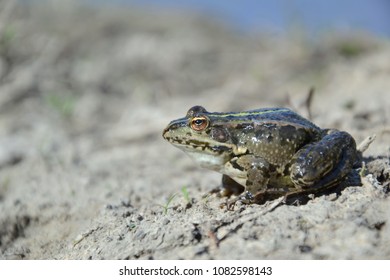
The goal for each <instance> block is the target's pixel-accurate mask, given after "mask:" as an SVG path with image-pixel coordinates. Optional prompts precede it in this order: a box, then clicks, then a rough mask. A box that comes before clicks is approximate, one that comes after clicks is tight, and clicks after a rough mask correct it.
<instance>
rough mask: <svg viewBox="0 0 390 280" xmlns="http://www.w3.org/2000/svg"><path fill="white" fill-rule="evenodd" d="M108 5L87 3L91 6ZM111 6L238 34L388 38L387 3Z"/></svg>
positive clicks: (268, 0)
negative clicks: (185, 16) (209, 23)
mask: <svg viewBox="0 0 390 280" xmlns="http://www.w3.org/2000/svg"><path fill="white" fill-rule="evenodd" d="M107 2H108V1H103V0H89V1H88V3H91V4H104V3H107ZM110 4H112V5H120V6H122V7H132V6H135V7H143V8H145V7H146V8H149V9H154V10H156V11H157V9H160V10H161V9H162V10H187V11H192V12H196V13H201V14H205V15H207V16H208V17H211V18H214V19H216V20H220V21H223V22H225V23H227V24H229V25H230V26H231V27H232V28H235V29H238V30H240V31H244V32H245V31H251V32H253V31H267V32H270V31H272V32H278V33H282V34H288V33H289V32H291V30H292V29H293V28H302V29H303V30H305V32H308V33H310V34H319V33H323V32H327V31H335V30H343V31H356V30H362V31H366V32H372V33H375V34H378V35H383V36H389V35H390V2H389V1H388V0H373V1H369V0H355V1H354V0H345V1H337V0H331V1H310V0H265V1H256V0H244V1H223V0H215V1H207V0H200V1H196V0H184V1H175V0H161V1H157V0H114V1H110Z"/></svg>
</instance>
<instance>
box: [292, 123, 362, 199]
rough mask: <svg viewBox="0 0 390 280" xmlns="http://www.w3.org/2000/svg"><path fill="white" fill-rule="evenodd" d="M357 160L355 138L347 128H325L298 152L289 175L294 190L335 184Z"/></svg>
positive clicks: (318, 188) (326, 187) (346, 174)
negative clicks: (340, 129)
mask: <svg viewBox="0 0 390 280" xmlns="http://www.w3.org/2000/svg"><path fill="white" fill-rule="evenodd" d="M357 160H358V157H357V152H356V143H355V140H354V139H353V138H352V136H351V135H349V134H348V133H347V132H344V131H338V130H328V131H326V134H325V136H324V137H323V138H322V139H321V140H320V141H318V142H315V143H311V144H308V145H306V146H304V147H303V148H302V149H301V150H299V151H298V152H297V154H296V155H295V156H294V159H293V164H292V166H291V173H290V177H291V180H292V182H293V183H294V185H295V187H296V188H297V193H299V192H300V191H299V190H301V191H303V192H305V193H306V192H307V191H309V190H311V192H312V193H314V192H316V191H318V190H325V189H328V188H330V187H333V186H336V185H338V184H339V183H340V182H342V181H343V180H344V179H345V178H346V177H347V176H348V174H349V173H350V172H351V171H352V169H353V168H354V166H355V165H356V162H357Z"/></svg>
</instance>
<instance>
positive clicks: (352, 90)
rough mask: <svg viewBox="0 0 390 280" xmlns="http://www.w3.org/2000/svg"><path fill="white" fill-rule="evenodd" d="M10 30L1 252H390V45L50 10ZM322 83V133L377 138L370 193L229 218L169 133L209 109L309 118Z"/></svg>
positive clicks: (1, 110)
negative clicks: (290, 112)
mask: <svg viewBox="0 0 390 280" xmlns="http://www.w3.org/2000/svg"><path fill="white" fill-rule="evenodd" d="M2 5H3V7H4V4H2ZM151 18H152V19H153V20H151ZM0 23H1V24H0V37H1V39H0V259H389V258H390V198H389V182H390V164H389V155H390V145H389V143H390V126H389V123H390V113H389V108H390V98H389V96H390V79H389V76H390V64H389V61H390V42H389V41H388V40H385V39H381V38H375V37H373V36H370V35H369V34H360V33H354V34H333V33H331V32H329V33H328V34H321V35H319V36H317V37H316V38H308V37H306V36H305V32H303V31H302V32H297V33H294V32H292V33H291V35H289V36H286V37H280V36H276V35H274V34H267V33H261V34H255V35H254V34H251V35H242V34H241V35H239V34H235V33H234V32H233V31H230V30H229V29H228V28H225V27H224V26H222V25H220V24H217V23H213V22H209V21H208V20H205V19H203V18H200V17H198V16H194V15H188V14H174V13H172V14H171V13H167V12H165V13H162V14H154V13H151V12H140V11H134V10H133V11H130V10H129V11H125V10H122V11H115V10H109V9H107V10H104V11H97V10H92V9H84V8H80V7H78V8H75V7H69V6H63V7H58V6H54V5H53V6H50V5H49V6H47V7H46V8H42V7H27V6H25V7H19V6H14V7H11V9H9V13H8V16H7V13H2V16H1V18H0ZM312 86H314V87H315V88H316V94H315V96H314V99H313V102H312V106H311V109H312V115H313V116H312V120H313V121H314V122H315V123H316V124H318V125H319V126H321V127H332V128H338V129H342V130H346V131H348V132H350V133H351V134H352V135H353V136H354V138H355V139H356V141H357V142H361V141H362V140H363V139H364V138H366V137H367V136H370V135H373V134H376V136H377V137H376V140H375V142H374V143H373V144H372V145H371V146H370V147H369V149H368V150H367V151H366V152H365V154H364V155H365V157H364V162H365V163H366V168H365V171H364V172H362V174H363V176H362V178H361V182H362V185H361V186H347V187H346V188H343V189H341V190H340V192H339V193H336V192H333V193H330V194H327V195H322V196H318V197H315V198H313V199H311V200H310V201H308V202H307V203H306V204H303V205H300V206H294V205H280V206H278V207H276V208H275V207H274V206H275V203H276V202H275V201H270V202H269V203H266V204H265V205H241V204H238V205H236V207H235V208H234V210H233V211H228V210H227V209H226V208H221V207H220V204H221V203H223V202H224V199H221V198H218V197H216V196H206V197H204V195H205V194H207V192H208V191H210V190H211V189H213V188H215V187H217V186H218V185H219V182H220V175H219V174H217V173H213V172H212V171H205V170H202V169H200V168H199V167H198V166H196V164H194V163H193V162H192V161H191V160H190V159H189V158H188V157H187V156H186V155H185V154H183V153H182V152H181V151H179V150H177V149H176V148H174V147H173V146H171V145H170V144H169V143H167V142H165V141H164V140H163V139H162V137H161V133H162V130H163V128H164V127H165V126H166V125H167V123H168V122H169V121H170V120H172V119H175V118H178V117H181V116H184V114H185V113H186V111H187V110H188V109H189V108H190V107H191V106H193V105H197V104H198V105H203V106H204V107H206V109H208V110H209V111H236V110H245V109H255V108H260V107H266V106H289V107H292V108H293V109H295V110H296V111H298V112H299V113H301V114H302V115H304V116H307V110H306V109H305V106H304V105H303V103H304V101H305V98H306V94H307V92H308V90H309V88H310V87H312Z"/></svg>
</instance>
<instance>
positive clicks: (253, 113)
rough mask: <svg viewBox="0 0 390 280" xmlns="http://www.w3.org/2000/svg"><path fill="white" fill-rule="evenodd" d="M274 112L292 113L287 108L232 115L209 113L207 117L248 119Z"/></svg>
mask: <svg viewBox="0 0 390 280" xmlns="http://www.w3.org/2000/svg"><path fill="white" fill-rule="evenodd" d="M274 112H291V110H290V109H287V108H273V109H260V110H258V111H256V110H254V111H246V112H231V113H208V114H207V115H208V116H210V117H217V118H234V117H248V116H258V115H263V114H267V113H274Z"/></svg>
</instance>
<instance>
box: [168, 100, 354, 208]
mask: <svg viewBox="0 0 390 280" xmlns="http://www.w3.org/2000/svg"><path fill="white" fill-rule="evenodd" d="M163 137H164V138H165V139H166V140H167V141H168V142H170V143H171V144H173V145H174V146H176V147H178V148H180V149H181V150H183V151H184V152H185V153H187V154H188V155H189V156H190V157H191V158H193V159H194V160H195V161H196V162H198V163H199V164H200V165H201V166H202V167H205V168H208V169H211V170H215V171H217V172H220V173H222V174H223V176H222V190H221V194H222V195H226V196H230V195H232V194H236V195H239V196H238V198H239V199H241V200H242V201H244V202H247V203H252V202H262V201H265V200H268V199H271V198H276V197H280V196H283V195H289V194H301V193H316V192H317V191H322V190H326V189H328V188H330V187H333V186H335V185H338V184H339V183H340V182H342V181H343V180H344V179H345V178H346V177H347V176H348V174H349V173H350V172H351V170H352V169H353V168H355V167H357V166H359V163H360V160H359V159H360V156H359V153H358V151H357V150H356V143H355V140H354V139H353V138H352V136H351V135H350V134H348V133H347V132H344V131H339V130H335V129H321V128H319V127H318V126H316V125H315V124H313V123H312V122H310V121H309V120H307V119H305V118H303V117H301V116H300V115H298V114H297V113H295V112H293V111H292V110H290V109H287V108H264V109H258V110H253V111H245V112H230V113H211V112H208V111H207V110H206V109H205V108H203V107H202V106H194V107H192V108H190V109H189V111H188V112H187V115H186V116H185V117H184V118H180V119H177V120H174V121H172V122H171V123H170V124H169V125H168V126H167V127H166V128H165V129H164V131H163Z"/></svg>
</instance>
